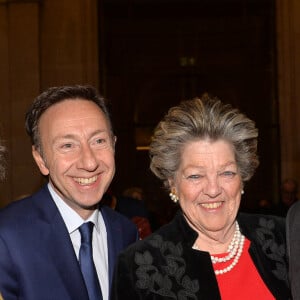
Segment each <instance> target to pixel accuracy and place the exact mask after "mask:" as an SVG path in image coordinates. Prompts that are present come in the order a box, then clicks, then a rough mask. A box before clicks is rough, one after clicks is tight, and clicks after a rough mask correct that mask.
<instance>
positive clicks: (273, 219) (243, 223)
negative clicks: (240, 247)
mask: <svg viewBox="0 0 300 300" xmlns="http://www.w3.org/2000/svg"><path fill="white" fill-rule="evenodd" d="M238 222H239V225H240V227H241V230H242V232H243V234H245V235H246V236H247V237H249V238H250V239H252V238H253V237H257V236H260V237H261V236H262V235H271V236H274V237H275V236H276V237H277V238H279V239H281V238H282V239H284V236H285V218H283V217H280V216H274V215H264V214H251V213H240V214H239V215H238Z"/></svg>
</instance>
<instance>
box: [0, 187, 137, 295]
mask: <svg viewBox="0 0 300 300" xmlns="http://www.w3.org/2000/svg"><path fill="white" fill-rule="evenodd" d="M100 209H101V213H102V216H103V218H104V222H105V225H106V230H107V244H108V263H109V283H110V284H111V281H112V273H113V268H114V264H115V260H116V257H117V255H118V254H119V252H120V251H121V250H122V249H124V248H125V247H126V246H128V245H129V244H131V243H132V242H134V241H136V240H137V237H138V233H137V229H136V227H135V225H134V224H133V223H132V222H130V221H129V220H128V219H127V218H125V217H123V216H122V215H120V214H118V213H116V212H114V211H113V210H111V209H110V208H108V207H106V206H103V207H101V208H100ZM0 292H1V293H2V295H3V297H4V299H5V300H15V299H22V300H50V299H51V300H88V294H87V291H86V288H85V285H84V281H83V277H82V275H81V271H80V266H79V263H78V260H77V258H76V255H75V252H74V249H73V245H72V242H71V239H70V236H69V233H68V231H67V228H66V226H65V223H64V221H63V219H62V217H61V215H60V213H59V211H58V209H57V207H56V205H55V203H54V201H53V200H52V198H51V195H50V193H49V190H48V188H47V186H44V187H43V188H42V189H41V190H40V191H38V192H37V193H36V194H34V195H33V196H30V197H28V198H25V199H23V200H19V201H16V202H14V203H12V204H10V205H9V206H8V207H6V208H4V209H3V210H1V212H0Z"/></svg>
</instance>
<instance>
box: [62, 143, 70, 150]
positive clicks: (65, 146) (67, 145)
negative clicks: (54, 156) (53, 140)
mask: <svg viewBox="0 0 300 300" xmlns="http://www.w3.org/2000/svg"><path fill="white" fill-rule="evenodd" d="M62 148H63V149H70V148H72V144H71V143H68V144H63V145H62Z"/></svg>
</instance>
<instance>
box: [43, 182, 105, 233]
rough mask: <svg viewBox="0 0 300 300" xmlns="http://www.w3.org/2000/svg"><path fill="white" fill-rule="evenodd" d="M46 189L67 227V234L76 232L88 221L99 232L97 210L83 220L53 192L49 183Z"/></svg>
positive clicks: (98, 212)
mask: <svg viewBox="0 0 300 300" xmlns="http://www.w3.org/2000/svg"><path fill="white" fill-rule="evenodd" d="M48 189H49V192H50V194H51V196H52V198H53V200H54V202H55V204H56V206H57V208H58V210H59V212H60V214H61V216H62V218H63V220H64V222H65V224H66V226H67V229H68V232H69V234H71V233H72V232H74V231H75V230H77V229H78V227H80V226H81V225H82V224H83V223H84V222H88V221H91V222H92V223H94V226H95V228H96V230H97V231H98V232H99V231H100V228H99V222H98V220H99V217H100V216H99V215H100V211H99V209H96V210H95V211H94V212H93V213H92V215H91V216H90V217H89V218H88V219H87V220H84V219H82V218H81V217H80V216H79V215H78V213H77V212H76V211H75V210H74V209H72V208H71V207H70V206H69V205H68V204H66V202H65V201H64V200H63V199H62V198H61V197H60V196H59V195H58V194H57V192H56V191H55V190H54V188H53V187H52V185H51V183H50V182H49V183H48Z"/></svg>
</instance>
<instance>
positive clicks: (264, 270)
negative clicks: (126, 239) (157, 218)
mask: <svg viewBox="0 0 300 300" xmlns="http://www.w3.org/2000/svg"><path fill="white" fill-rule="evenodd" d="M238 223H239V225H240V230H241V232H242V233H243V234H244V235H245V236H246V237H247V238H248V239H249V240H250V241H251V245H250V248H249V253H250V256H251V258H252V260H253V262H254V265H255V266H256V268H257V270H258V272H259V273H260V275H261V277H262V279H263V281H264V283H265V284H266V286H267V287H268V288H269V290H270V292H271V293H272V294H273V295H274V297H275V298H276V299H278V300H288V299H291V297H290V290H289V287H288V275H287V272H288V271H287V256H286V242H285V221H284V219H282V218H280V217H274V216H265V215H254V214H242V213H241V214H239V216H238ZM196 238H197V233H196V232H195V231H194V230H193V229H192V228H191V227H190V226H189V225H188V223H187V222H186V220H185V218H184V216H183V215H182V212H178V214H177V215H176V216H175V218H174V219H173V221H172V222H171V223H169V224H168V225H165V226H163V227H161V228H160V229H159V230H158V231H157V232H155V233H154V234H152V235H151V236H149V237H147V238H146V239H144V240H142V241H139V242H137V243H135V244H133V245H131V246H129V248H127V250H125V251H124V252H123V253H122V254H121V255H120V256H119V260H118V263H117V266H116V269H115V277H114V280H113V287H112V288H113V290H112V300H121V299H130V300H135V299H207V300H208V299H209V300H221V296H220V292H219V288H218V283H217V279H216V276H215V274H214V270H213V266H212V263H211V259H210V255H209V253H208V252H204V251H196V250H194V249H192V246H193V244H194V242H195V240H196Z"/></svg>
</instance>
